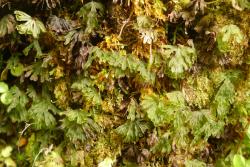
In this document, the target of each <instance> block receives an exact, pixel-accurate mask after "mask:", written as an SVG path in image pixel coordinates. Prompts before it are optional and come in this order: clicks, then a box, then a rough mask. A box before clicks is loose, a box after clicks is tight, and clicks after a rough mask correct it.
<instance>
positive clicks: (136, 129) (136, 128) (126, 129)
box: [116, 119, 150, 143]
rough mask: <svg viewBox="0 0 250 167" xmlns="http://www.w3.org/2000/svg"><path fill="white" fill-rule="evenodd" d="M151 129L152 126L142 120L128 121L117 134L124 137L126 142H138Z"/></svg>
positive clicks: (118, 129) (120, 127) (117, 130)
mask: <svg viewBox="0 0 250 167" xmlns="http://www.w3.org/2000/svg"><path fill="white" fill-rule="evenodd" d="M149 128H150V125H149V124H148V123H147V122H145V121H144V120H142V119H136V120H134V121H132V120H128V121H126V123H125V124H123V125H121V126H119V127H118V128H117V129H116V132H117V133H118V134H120V135H122V136H123V140H124V141H125V142H128V143H130V142H136V141H138V140H139V138H140V137H142V136H143V134H144V133H145V132H146V130H147V129H149Z"/></svg>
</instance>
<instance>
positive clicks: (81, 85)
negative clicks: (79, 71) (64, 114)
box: [71, 79, 102, 105]
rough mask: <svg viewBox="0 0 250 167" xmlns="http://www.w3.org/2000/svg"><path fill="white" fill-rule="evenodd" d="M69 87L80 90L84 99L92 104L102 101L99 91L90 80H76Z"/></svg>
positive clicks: (98, 103)
mask: <svg viewBox="0 0 250 167" xmlns="http://www.w3.org/2000/svg"><path fill="white" fill-rule="evenodd" d="M71 88H72V89H75V90H79V91H81V92H82V94H83V96H84V97H85V98H86V100H87V101H89V102H91V103H92V104H93V105H100V104H101V102H102V98H101V95H100V92H99V91H97V90H96V88H95V87H94V84H93V83H92V81H91V80H88V79H82V80H80V81H76V82H74V83H73V84H72V86H71Z"/></svg>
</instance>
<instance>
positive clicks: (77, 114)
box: [61, 110, 101, 142]
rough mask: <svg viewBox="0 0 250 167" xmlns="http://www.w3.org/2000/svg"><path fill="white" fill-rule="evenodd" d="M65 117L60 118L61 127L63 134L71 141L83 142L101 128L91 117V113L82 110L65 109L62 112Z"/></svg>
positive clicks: (95, 134) (94, 135)
mask: <svg viewBox="0 0 250 167" xmlns="http://www.w3.org/2000/svg"><path fill="white" fill-rule="evenodd" d="M63 115H65V116H66V117H65V118H64V119H63V120H62V125H61V127H62V128H63V129H64V130H65V135H66V137H67V138H69V139H70V140H71V141H72V142H77V141H81V142H85V141H87V140H90V139H93V138H96V137H97V134H98V133H100V131H101V128H100V127H99V125H98V124H97V123H96V122H95V121H94V120H93V119H92V118H91V115H90V114H89V113H87V112H86V111H82V110H67V111H65V112H64V113H63Z"/></svg>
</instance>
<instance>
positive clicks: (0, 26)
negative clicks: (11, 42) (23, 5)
mask: <svg viewBox="0 0 250 167" xmlns="http://www.w3.org/2000/svg"><path fill="white" fill-rule="evenodd" d="M15 24H16V21H15V19H14V17H13V16H12V15H6V16H4V17H2V18H1V20H0V38H2V37H4V36H5V35H7V34H11V33H12V32H14V31H15Z"/></svg>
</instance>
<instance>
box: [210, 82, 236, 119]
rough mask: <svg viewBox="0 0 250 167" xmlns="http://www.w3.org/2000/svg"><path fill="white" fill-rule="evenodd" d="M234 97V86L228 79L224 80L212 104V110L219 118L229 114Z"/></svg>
mask: <svg viewBox="0 0 250 167" xmlns="http://www.w3.org/2000/svg"><path fill="white" fill-rule="evenodd" d="M234 95H235V90H234V85H233V84H232V83H231V81H230V80H229V79H225V80H224V82H223V83H222V85H221V86H220V87H219V90H218V91H217V93H216V95H215V97H214V100H213V102H212V110H213V112H215V113H216V115H217V116H218V117H219V118H223V117H225V116H226V114H227V113H228V112H229V110H230V108H231V104H232V103H233V101H234Z"/></svg>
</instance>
